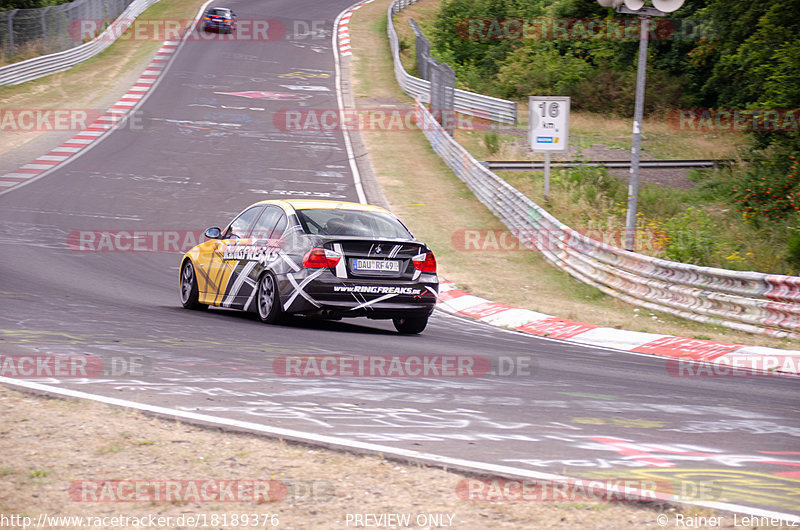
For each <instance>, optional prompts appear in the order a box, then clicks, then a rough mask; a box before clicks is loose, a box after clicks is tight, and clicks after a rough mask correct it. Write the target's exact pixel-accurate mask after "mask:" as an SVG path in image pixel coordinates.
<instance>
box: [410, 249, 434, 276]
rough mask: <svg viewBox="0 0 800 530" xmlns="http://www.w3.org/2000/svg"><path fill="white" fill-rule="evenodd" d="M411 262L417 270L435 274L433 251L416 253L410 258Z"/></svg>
mask: <svg viewBox="0 0 800 530" xmlns="http://www.w3.org/2000/svg"><path fill="white" fill-rule="evenodd" d="M411 262H412V263H413V264H414V268H415V269H417V270H418V271H421V272H429V273H431V274H436V258H434V257H433V252H423V253H422V254H417V255H416V256H414V257H413V258H411Z"/></svg>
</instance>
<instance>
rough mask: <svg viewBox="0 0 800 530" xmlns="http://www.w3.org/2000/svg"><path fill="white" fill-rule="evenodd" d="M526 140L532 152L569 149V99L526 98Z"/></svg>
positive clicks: (558, 97)
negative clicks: (527, 106) (527, 108)
mask: <svg viewBox="0 0 800 530" xmlns="http://www.w3.org/2000/svg"><path fill="white" fill-rule="evenodd" d="M528 105H529V110H528V118H529V119H528V139H529V141H530V145H531V150H532V151H547V152H552V151H566V150H567V149H568V148H569V97H562V96H529V97H528Z"/></svg>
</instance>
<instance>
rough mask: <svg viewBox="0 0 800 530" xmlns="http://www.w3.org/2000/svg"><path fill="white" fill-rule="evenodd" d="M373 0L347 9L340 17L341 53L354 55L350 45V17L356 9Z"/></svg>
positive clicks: (367, 0) (366, 0)
mask: <svg viewBox="0 0 800 530" xmlns="http://www.w3.org/2000/svg"><path fill="white" fill-rule="evenodd" d="M373 1H374V0H365V1H364V2H361V3H360V4H358V5H357V6H355V7H353V8H352V9H349V10H347V11H345V12H344V14H343V15H342V16H341V18H339V27H338V30H337V31H338V32H339V54H341V55H353V51H352V49H351V47H350V17H352V16H353V13H354V12H355V10H356V9H360V8H361V6H363V5H365V4H369V3H371V2H373Z"/></svg>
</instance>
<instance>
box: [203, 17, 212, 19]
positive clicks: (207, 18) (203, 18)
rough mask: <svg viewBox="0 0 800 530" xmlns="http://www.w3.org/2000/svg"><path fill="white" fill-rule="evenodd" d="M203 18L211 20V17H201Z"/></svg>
mask: <svg viewBox="0 0 800 530" xmlns="http://www.w3.org/2000/svg"><path fill="white" fill-rule="evenodd" d="M203 20H211V17H203Z"/></svg>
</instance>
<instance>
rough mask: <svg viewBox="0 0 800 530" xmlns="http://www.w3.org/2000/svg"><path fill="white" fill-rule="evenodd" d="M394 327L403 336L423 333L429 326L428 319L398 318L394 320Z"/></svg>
mask: <svg viewBox="0 0 800 530" xmlns="http://www.w3.org/2000/svg"><path fill="white" fill-rule="evenodd" d="M392 322H394V327H395V328H396V329H397V331H398V332H399V333H400V334H402V335H416V334H417V333H422V330H424V329H425V326H427V325H428V317H427V316H424V317H396V318H393V319H392Z"/></svg>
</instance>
